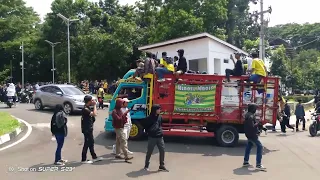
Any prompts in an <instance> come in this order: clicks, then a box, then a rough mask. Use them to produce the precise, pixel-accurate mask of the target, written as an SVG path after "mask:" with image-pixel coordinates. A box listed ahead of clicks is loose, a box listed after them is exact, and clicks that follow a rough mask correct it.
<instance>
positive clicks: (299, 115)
mask: <svg viewBox="0 0 320 180" xmlns="http://www.w3.org/2000/svg"><path fill="white" fill-rule="evenodd" d="M294 114H295V115H296V118H297V120H296V131H299V123H300V122H301V121H302V130H303V131H305V130H306V120H305V118H304V116H305V115H306V114H305V111H304V107H303V105H302V104H301V100H299V101H298V104H297V106H296V110H295V113H294Z"/></svg>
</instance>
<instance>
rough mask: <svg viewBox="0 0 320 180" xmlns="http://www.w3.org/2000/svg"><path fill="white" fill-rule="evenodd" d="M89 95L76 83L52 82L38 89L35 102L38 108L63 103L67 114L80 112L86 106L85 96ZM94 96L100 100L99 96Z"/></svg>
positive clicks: (34, 98)
mask: <svg viewBox="0 0 320 180" xmlns="http://www.w3.org/2000/svg"><path fill="white" fill-rule="evenodd" d="M86 95H88V94H86V93H84V92H83V91H82V90H81V89H79V88H78V87H76V86H74V85H67V84H50V85H44V86H40V87H39V89H37V90H36V92H35V94H34V97H33V100H34V101H33V102H34V107H35V109H36V110H42V109H44V108H55V106H56V105H58V104H61V105H62V106H63V108H64V111H65V113H66V114H72V113H74V112H77V111H78V112H79V111H81V110H82V108H83V107H84V97H85V96H86ZM92 98H93V99H94V100H95V101H96V102H98V100H97V98H95V97H94V96H92Z"/></svg>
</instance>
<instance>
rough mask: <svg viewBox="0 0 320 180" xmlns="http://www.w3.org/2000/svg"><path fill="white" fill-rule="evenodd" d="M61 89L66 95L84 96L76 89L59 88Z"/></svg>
mask: <svg viewBox="0 0 320 180" xmlns="http://www.w3.org/2000/svg"><path fill="white" fill-rule="evenodd" d="M61 89H62V91H63V92H64V93H65V94H67V95H84V94H85V93H84V92H82V91H81V90H80V89H79V88H77V87H61Z"/></svg>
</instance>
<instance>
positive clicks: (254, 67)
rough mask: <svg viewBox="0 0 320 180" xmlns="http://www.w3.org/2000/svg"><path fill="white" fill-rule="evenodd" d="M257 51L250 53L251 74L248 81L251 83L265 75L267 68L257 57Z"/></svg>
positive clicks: (258, 80) (256, 81) (257, 81)
mask: <svg viewBox="0 0 320 180" xmlns="http://www.w3.org/2000/svg"><path fill="white" fill-rule="evenodd" d="M258 57H259V55H258V53H252V58H253V60H252V64H251V70H249V71H250V73H251V76H250V77H249V81H250V82H253V83H259V82H260V81H261V79H262V78H263V77H266V76H267V68H266V66H265V64H264V62H263V61H262V60H261V59H259V58H258Z"/></svg>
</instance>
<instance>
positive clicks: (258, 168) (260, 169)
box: [256, 165, 267, 171]
mask: <svg viewBox="0 0 320 180" xmlns="http://www.w3.org/2000/svg"><path fill="white" fill-rule="evenodd" d="M256 169H257V170H259V171H266V170H267V168H265V167H263V166H262V165H257V166H256Z"/></svg>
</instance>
